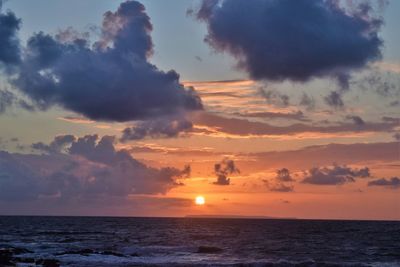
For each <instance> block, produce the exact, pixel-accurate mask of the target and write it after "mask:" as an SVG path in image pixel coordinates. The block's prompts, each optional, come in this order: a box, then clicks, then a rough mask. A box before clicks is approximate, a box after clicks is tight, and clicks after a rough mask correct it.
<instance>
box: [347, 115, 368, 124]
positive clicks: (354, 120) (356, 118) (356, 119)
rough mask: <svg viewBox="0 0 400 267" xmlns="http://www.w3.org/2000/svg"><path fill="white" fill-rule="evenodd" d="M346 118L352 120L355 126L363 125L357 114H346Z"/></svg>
mask: <svg viewBox="0 0 400 267" xmlns="http://www.w3.org/2000/svg"><path fill="white" fill-rule="evenodd" d="M346 119H348V120H352V121H353V122H354V124H355V125H357V126H364V125H365V121H364V120H363V119H362V118H361V117H359V116H353V115H348V116H346Z"/></svg>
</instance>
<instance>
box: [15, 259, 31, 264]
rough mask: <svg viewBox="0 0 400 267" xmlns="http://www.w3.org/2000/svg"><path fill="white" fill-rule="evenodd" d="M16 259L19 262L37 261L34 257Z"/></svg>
mask: <svg viewBox="0 0 400 267" xmlns="http://www.w3.org/2000/svg"><path fill="white" fill-rule="evenodd" d="M14 260H15V261H16V262H19V263H35V259H34V258H14Z"/></svg>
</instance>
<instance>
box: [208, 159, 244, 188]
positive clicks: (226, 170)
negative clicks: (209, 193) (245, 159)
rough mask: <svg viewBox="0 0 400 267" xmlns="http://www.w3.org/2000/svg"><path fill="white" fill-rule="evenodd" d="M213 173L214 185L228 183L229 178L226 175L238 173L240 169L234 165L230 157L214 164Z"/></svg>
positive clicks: (229, 181)
mask: <svg viewBox="0 0 400 267" xmlns="http://www.w3.org/2000/svg"><path fill="white" fill-rule="evenodd" d="M214 173H215V175H216V176H217V181H215V182H214V183H213V184H215V185H230V183H231V179H230V178H228V175H231V174H234V173H240V170H239V169H238V168H237V167H236V165H235V162H234V161H233V160H231V159H224V160H222V161H221V162H220V163H217V164H215V165H214Z"/></svg>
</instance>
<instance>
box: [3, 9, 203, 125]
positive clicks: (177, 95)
mask: <svg viewBox="0 0 400 267" xmlns="http://www.w3.org/2000/svg"><path fill="white" fill-rule="evenodd" d="M151 31H152V24H151V22H150V18H149V17H148V15H147V14H146V12H145V8H144V6H143V5H142V4H140V3H139V2H136V1H126V2H124V3H122V4H121V5H120V6H119V8H118V10H117V11H115V12H111V11H108V12H106V13H105V14H104V18H103V24H102V27H101V32H102V34H101V37H100V38H99V39H98V40H97V41H96V42H95V43H94V44H92V45H91V44H90V41H89V38H88V37H87V36H86V35H85V34H77V33H74V32H73V31H71V30H70V31H65V32H64V33H63V34H58V35H56V36H51V35H48V34H45V33H43V32H39V33H36V34H34V35H33V36H32V37H30V38H29V40H28V42H27V45H26V47H25V48H24V50H25V51H26V52H25V53H24V55H23V58H22V62H21V64H20V67H19V71H18V73H17V75H16V77H15V76H12V77H10V80H11V83H12V84H13V85H14V86H15V87H17V88H18V89H20V91H22V92H23V93H24V94H26V95H27V96H29V97H30V98H31V99H32V100H33V102H34V103H35V105H36V106H38V107H39V108H41V109H43V110H45V109H47V108H49V107H51V106H53V105H59V106H61V107H63V108H65V109H67V110H71V111H74V112H77V113H79V114H82V115H84V116H86V117H87V118H90V119H92V120H105V121H119V122H123V121H130V120H144V119H152V118H157V117H159V116H164V115H171V114H176V113H180V112H186V111H191V110H198V109H202V104H201V100H200V98H199V96H198V95H197V94H196V92H195V91H194V89H193V88H185V87H184V86H183V85H182V84H181V83H180V81H179V75H178V74H177V73H176V72H175V71H173V70H171V71H168V72H164V71H161V70H159V69H158V68H157V67H156V66H155V65H153V64H151V63H150V62H149V57H150V56H151V55H152V53H153V42H152V38H151V35H150V33H151ZM0 37H1V36H0ZM1 40H2V39H1Z"/></svg>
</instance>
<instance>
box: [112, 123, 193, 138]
mask: <svg viewBox="0 0 400 267" xmlns="http://www.w3.org/2000/svg"><path fill="white" fill-rule="evenodd" d="M192 128H193V124H192V123H191V122H190V121H188V120H187V119H185V118H181V117H163V118H158V119H154V120H148V121H141V122H138V123H136V125H135V126H133V127H129V128H125V129H124V130H123V132H122V137H121V139H120V140H121V141H122V142H126V141H130V140H141V139H144V138H172V137H178V136H179V135H180V134H182V133H183V132H189V131H191V130H192Z"/></svg>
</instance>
